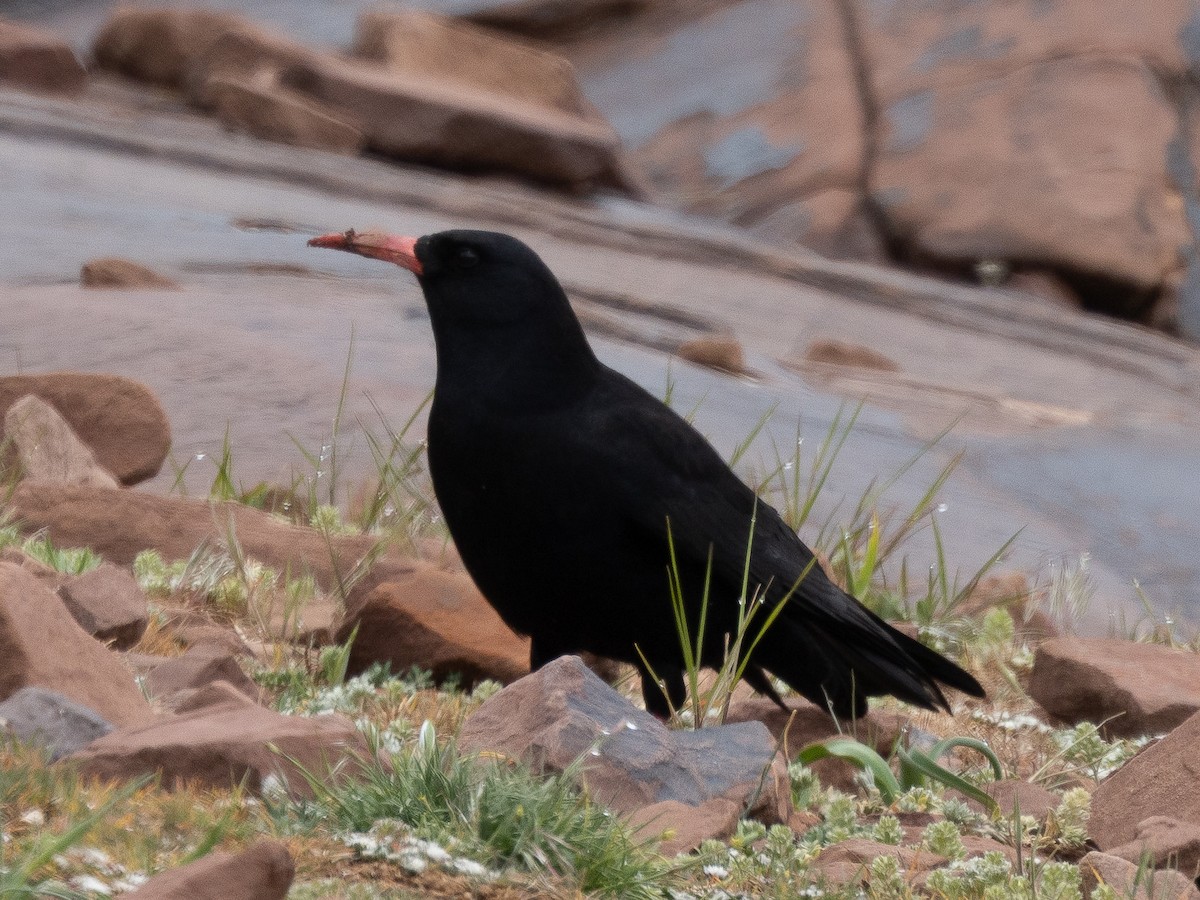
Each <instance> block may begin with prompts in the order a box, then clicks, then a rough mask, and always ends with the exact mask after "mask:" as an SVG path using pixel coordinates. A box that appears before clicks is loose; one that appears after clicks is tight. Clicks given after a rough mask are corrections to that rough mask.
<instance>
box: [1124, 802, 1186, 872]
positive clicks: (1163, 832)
mask: <svg viewBox="0 0 1200 900" xmlns="http://www.w3.org/2000/svg"><path fill="white" fill-rule="evenodd" d="M1106 852H1107V853H1108V854H1109V855H1110V856H1119V857H1121V859H1125V860H1128V861H1129V862H1132V863H1141V861H1142V859H1144V858H1146V857H1148V858H1149V859H1150V865H1151V866H1153V867H1154V868H1155V869H1165V868H1168V867H1169V868H1172V869H1175V870H1176V871H1178V872H1179V873H1180V874H1182V875H1185V876H1187V877H1188V878H1191V879H1195V878H1196V877H1197V876H1200V825H1196V824H1193V823H1191V822H1181V821H1180V820H1178V819H1172V818H1170V817H1168V816H1151V817H1150V818H1149V819H1146V820H1145V821H1143V822H1139V823H1138V826H1137V837H1135V838H1134V839H1133V840H1132V841H1130V842H1129V843H1127V844H1119V845H1117V846H1116V847H1110V848H1109V849H1108V850H1107V851H1106Z"/></svg>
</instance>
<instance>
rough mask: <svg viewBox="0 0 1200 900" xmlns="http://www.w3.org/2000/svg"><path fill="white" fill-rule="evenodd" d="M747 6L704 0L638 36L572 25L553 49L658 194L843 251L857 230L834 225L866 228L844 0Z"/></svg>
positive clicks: (871, 249)
mask: <svg viewBox="0 0 1200 900" xmlns="http://www.w3.org/2000/svg"><path fill="white" fill-rule="evenodd" d="M752 10H753V11H751V9H750V8H748V7H745V6H743V5H741V4H714V5H711V6H710V7H709V8H707V9H703V10H701V11H697V13H695V14H691V15H677V16H672V17H670V19H669V21H663V23H662V24H657V23H651V24H648V25H647V26H646V28H645V29H642V30H640V31H639V32H638V33H637V35H636V38H634V37H632V36H631V35H628V34H627V33H625V32H624V31H622V30H616V29H614V30H613V31H611V32H597V33H595V34H592V35H583V36H581V37H580V39H579V40H577V41H573V42H572V43H571V44H569V45H567V46H565V47H564V51H565V52H566V53H567V54H568V56H569V58H570V59H571V60H572V62H574V64H575V67H576V69H577V71H578V72H579V73H580V74H579V77H580V80H581V81H582V83H583V85H584V90H585V92H586V94H587V96H588V97H589V98H590V99H591V100H592V101H593V102H594V103H596V105H597V106H598V107H599V109H600V111H601V112H602V113H604V114H605V115H606V116H607V117H608V119H609V120H610V121H612V122H613V123H614V125H615V126H616V127H617V130H618V132H619V133H620V134H621V137H622V139H623V140H624V141H625V143H626V145H627V146H629V147H630V159H631V162H632V163H633V164H634V165H635V166H636V167H637V168H638V169H640V170H641V171H642V172H643V173H644V174H645V175H646V177H647V178H648V179H649V181H650V183H651V184H652V185H653V187H654V188H655V189H656V191H657V192H658V193H659V194H660V195H661V196H662V197H663V198H664V199H666V200H668V201H669V202H673V203H674V204H675V205H678V206H682V207H684V208H686V209H689V210H692V211H695V212H698V213H702V214H704V215H708V216H715V217H717V218H720V219H722V220H724V221H727V222H731V223H734V224H736V225H739V226H741V227H744V228H750V229H756V230H759V233H764V234H770V235H771V236H772V239H773V240H784V239H787V238H789V237H791V238H793V239H797V238H799V239H804V240H806V241H812V242H813V245H814V246H817V245H819V246H822V247H823V248H824V249H826V250H829V249H831V247H837V248H838V251H839V252H838V255H853V254H855V253H856V252H857V251H856V246H855V245H856V244H857V242H856V241H852V240H844V238H845V237H846V236H848V235H849V234H852V233H855V232H858V231H860V230H863V227H864V225H866V228H865V232H866V233H867V234H870V232H871V230H872V229H871V228H870V226H869V224H867V223H865V221H864V216H863V209H862V206H863V205H862V196H863V190H862V186H863V184H864V182H865V177H864V175H865V168H866V165H867V144H866V131H865V128H864V124H865V116H864V113H863V110H862V107H861V104H860V92H859V88H858V86H857V81H856V72H855V61H854V59H853V57H852V56H851V54H850V53H849V52H848V51H847V38H846V35H845V33H844V31H845V29H844V24H843V16H842V12H841V7H840V6H839V4H838V3H837V2H836V0H804V2H771V0H760V2H756V3H755V4H754V5H753V8H752ZM663 18H664V20H665V19H666V17H663ZM748 59H754V60H755V65H753V66H747V65H746V60H748ZM630 84H636V85H638V90H637V91H630V90H629V89H628V85H630ZM834 192H837V193H834ZM768 223H769V224H768ZM877 244H878V242H877V241H867V242H866V245H867V250H866V252H867V253H869V254H870V255H872V256H873V255H874V254H875V253H877V252H878V247H877ZM870 245H875V246H870Z"/></svg>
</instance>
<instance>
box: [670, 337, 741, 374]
mask: <svg viewBox="0 0 1200 900" xmlns="http://www.w3.org/2000/svg"><path fill="white" fill-rule="evenodd" d="M675 352H676V354H677V355H678V356H679V358H680V359H686V360H687V361H688V362H691V363H695V364H696V365H698V366H707V367H708V368H710V369H716V370H717V371H718V372H729V373H730V374H732V375H745V374H746V372H747V369H746V355H745V353H744V352H743V351H742V344H741V342H740V341H738V339H737V338H734V337H725V336H719V335H709V336H705V337H698V338H692V339H691V340H690V341H684V342H683V343H682V344H680V345H679V349H678V350H676V351H675Z"/></svg>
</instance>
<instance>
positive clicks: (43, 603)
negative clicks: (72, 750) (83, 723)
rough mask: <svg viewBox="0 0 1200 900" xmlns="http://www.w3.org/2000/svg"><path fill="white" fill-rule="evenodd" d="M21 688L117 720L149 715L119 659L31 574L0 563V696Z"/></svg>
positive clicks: (130, 720)
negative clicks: (58, 696) (61, 698)
mask: <svg viewBox="0 0 1200 900" xmlns="http://www.w3.org/2000/svg"><path fill="white" fill-rule="evenodd" d="M24 687H41V688H45V689H47V690H51V691H55V692H56V693H59V694H62V695H63V696H65V697H68V698H70V699H71V700H73V701H74V702H76V703H79V704H82V705H83V706H86V707H88V708H89V709H91V710H94V711H95V712H96V713H97V714H99V715H100V716H102V717H103V718H104V719H106V720H108V721H109V722H112V723H114V724H116V725H121V726H124V725H133V724H137V723H140V722H144V721H146V719H148V718H149V716H150V707H149V705H148V704H147V703H146V700H145V698H143V697H142V694H141V691H139V690H138V687H137V685H136V684H135V683H134V680H133V673H132V672H131V671H130V670H129V668H128V667H127V666H126V665H125V664H124V663H123V662H122V661H121V660H120V658H119V657H118V656H117V655H116V654H114V653H112V652H110V651H109V650H108V649H106V648H105V646H104V645H103V644H101V643H100V642H99V641H97V640H96V639H95V638H93V637H92V636H91V635H89V634H86V633H85V632H84V631H83V629H82V628H80V627H79V625H78V624H77V623H76V622H75V620H74V619H73V618H72V617H71V614H70V613H69V612H67V608H66V606H65V605H63V602H62V600H60V599H59V598H58V596H57V595H56V594H55V593H54V592H53V591H51V590H50V589H49V588H48V587H46V586H45V585H44V584H43V583H42V582H40V581H39V580H38V579H37V578H36V577H34V576H33V575H31V574H29V573H28V572H27V571H25V570H24V569H22V568H21V567H20V566H17V565H14V564H12V563H0V699H3V698H7V697H10V696H12V695H13V694H15V693H16V692H17V691H19V690H20V689H21V688H24Z"/></svg>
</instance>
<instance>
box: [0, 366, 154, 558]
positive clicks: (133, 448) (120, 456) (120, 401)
mask: <svg viewBox="0 0 1200 900" xmlns="http://www.w3.org/2000/svg"><path fill="white" fill-rule="evenodd" d="M28 394H33V395H34V396H36V397H40V398H41V399H42V400H45V401H46V402H47V403H49V404H51V405H52V406H53V407H54V408H55V409H56V410H58V412H59V413H60V414H61V415H62V417H63V418H64V419H66V420H67V422H68V423H69V424H70V426H71V428H72V429H73V430H74V432H75V433H76V434H77V435H78V436H79V438H80V440H82V441H83V442H84V444H86V445H87V446H88V447H89V448H90V449H91V451H92V452H93V453H94V454H95V455H96V460H97V462H99V463H100V465H101V466H103V467H104V468H105V469H106V470H107V471H109V472H111V473H112V474H113V475H115V476H116V478H117V480H118V481H120V482H121V484H124V485H131V484H137V483H138V482H139V481H145V480H146V479H147V478H153V477H154V476H155V475H157V474H158V470H159V469H160V468H162V464H163V461H164V460H165V459H166V458H167V451H168V450H169V449H170V447H171V426H170V424H169V423H168V422H167V416H166V413H165V412H163V408H162V405H161V404H160V403H159V402H158V398H157V397H155V396H154V394H153V393H152V392H151V391H150V389H149V388H147V387H145V386H144V385H142V384H139V383H138V382H136V381H133V380H131V379H128V378H123V377H121V376H120V375H103V374H92V373H88V372H50V373H47V374H45V375H9V376H6V377H0V414H7V411H8V409H9V407H11V406H12V404H13V403H14V402H16V401H17V400H19V399H20V398H22V397H24V396H26V395H28ZM0 439H2V438H0ZM60 546H63V545H60ZM65 546H80V545H78V544H74V545H70V544H68V545H65Z"/></svg>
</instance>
